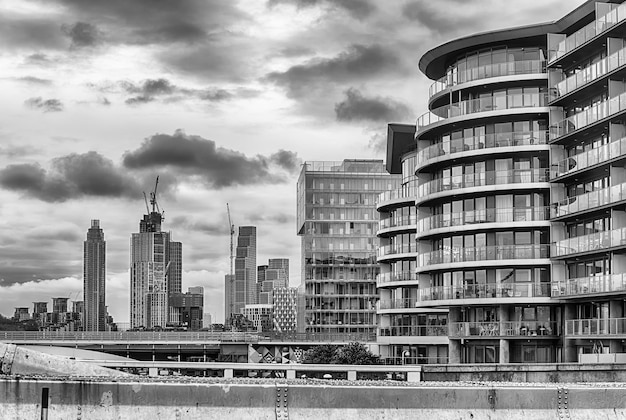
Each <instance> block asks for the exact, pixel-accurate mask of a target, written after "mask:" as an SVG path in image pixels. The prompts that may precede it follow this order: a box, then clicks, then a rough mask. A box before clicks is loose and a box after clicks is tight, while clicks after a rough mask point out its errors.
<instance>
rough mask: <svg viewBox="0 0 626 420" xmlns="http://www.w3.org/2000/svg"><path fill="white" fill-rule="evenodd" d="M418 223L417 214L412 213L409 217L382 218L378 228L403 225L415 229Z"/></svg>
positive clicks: (400, 226)
mask: <svg viewBox="0 0 626 420" xmlns="http://www.w3.org/2000/svg"><path fill="white" fill-rule="evenodd" d="M416 223H417V216H416V215H411V216H409V217H401V218H393V217H388V218H386V219H381V220H380V221H379V222H378V230H383V229H391V228H402V227H406V228H413V229H415V225H416Z"/></svg>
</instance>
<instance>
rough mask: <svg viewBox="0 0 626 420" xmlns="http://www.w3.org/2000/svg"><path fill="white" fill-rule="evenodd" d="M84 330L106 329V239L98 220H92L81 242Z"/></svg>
mask: <svg viewBox="0 0 626 420" xmlns="http://www.w3.org/2000/svg"><path fill="white" fill-rule="evenodd" d="M83 299H84V302H85V311H84V314H83V318H84V319H83V321H84V328H85V331H105V329H106V327H105V326H106V241H105V240H104V232H103V231H102V229H101V228H100V221H99V220H92V221H91V227H90V228H89V230H87V239H86V240H85V241H84V243H83Z"/></svg>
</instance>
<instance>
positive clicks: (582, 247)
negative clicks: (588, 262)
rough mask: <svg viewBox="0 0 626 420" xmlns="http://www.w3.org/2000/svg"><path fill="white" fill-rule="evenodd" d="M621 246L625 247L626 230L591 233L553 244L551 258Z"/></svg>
mask: <svg viewBox="0 0 626 420" xmlns="http://www.w3.org/2000/svg"><path fill="white" fill-rule="evenodd" d="M621 245H626V228H620V229H613V230H607V231H605V232H598V233H591V234H589V235H582V236H577V237H575V238H569V239H564V240H562V241H558V242H555V243H554V247H553V250H552V256H553V257H562V256H565V255H570V254H576V253H579V252H588V251H596V250H603V249H607V248H612V247H615V246H621Z"/></svg>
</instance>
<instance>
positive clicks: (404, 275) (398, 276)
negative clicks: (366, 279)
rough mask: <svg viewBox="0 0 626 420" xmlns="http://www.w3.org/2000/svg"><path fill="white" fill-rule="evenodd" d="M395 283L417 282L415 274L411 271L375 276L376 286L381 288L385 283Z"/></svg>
mask: <svg viewBox="0 0 626 420" xmlns="http://www.w3.org/2000/svg"><path fill="white" fill-rule="evenodd" d="M396 281H415V282H416V281H417V274H416V273H414V272H412V271H400V272H397V273H381V274H378V275H377V276H376V285H377V286H379V287H380V286H381V285H383V284H386V283H392V282H396Z"/></svg>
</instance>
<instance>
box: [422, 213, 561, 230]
mask: <svg viewBox="0 0 626 420" xmlns="http://www.w3.org/2000/svg"><path fill="white" fill-rule="evenodd" d="M547 220H550V207H548V206H545V207H514V208H503V209H501V208H496V209H483V210H471V211H463V212H459V213H449V214H436V215H434V216H430V217H427V218H424V219H420V220H419V221H418V222H417V227H418V229H417V230H418V233H419V234H420V235H421V236H425V235H427V234H428V233H429V231H430V230H433V229H441V228H447V227H453V226H468V225H472V224H481V223H513V222H531V221H547Z"/></svg>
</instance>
